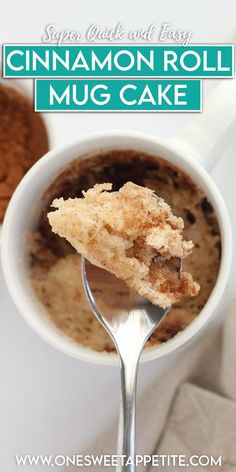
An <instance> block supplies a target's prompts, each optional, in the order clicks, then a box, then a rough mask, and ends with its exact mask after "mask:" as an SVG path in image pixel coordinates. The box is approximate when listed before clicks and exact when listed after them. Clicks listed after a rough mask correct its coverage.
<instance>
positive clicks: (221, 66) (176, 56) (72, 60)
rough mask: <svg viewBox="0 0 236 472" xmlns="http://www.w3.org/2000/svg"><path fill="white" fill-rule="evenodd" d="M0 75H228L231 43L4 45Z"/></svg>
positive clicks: (229, 75) (231, 73)
mask: <svg viewBox="0 0 236 472" xmlns="http://www.w3.org/2000/svg"><path fill="white" fill-rule="evenodd" d="M3 60H4V71H3V73H4V77H33V78H34V77H37V78H40V77H93V78H95V77H137V76H139V77H166V78H169V77H193V78H194V77H196V78H198V77H199V78H201V77H232V76H233V46H232V45H220V46H216V45H214V46H213V45H210V46H194V45H192V46H167V45H165V46H162V45H157V46H129V45H119V46H107V45H106V46H95V45H92V46H91V45H83V46H65V45H63V46H54V45H48V46H45V45H35V46H33V45H28V46H27V45H5V46H4V49H3Z"/></svg>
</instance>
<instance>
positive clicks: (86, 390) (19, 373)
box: [0, 0, 236, 472]
mask: <svg viewBox="0 0 236 472" xmlns="http://www.w3.org/2000/svg"><path fill="white" fill-rule="evenodd" d="M235 16H236V4H235V1H234V0H225V1H224V2H220V1H215V0H198V1H196V2H194V3H193V2H189V1H188V0H179V1H178V2H177V1H175V0H169V1H168V2H164V1H162V2H160V1H159V2H158V1H157V0H149V1H148V2H146V3H145V2H141V1H140V0H132V1H129V2H127V1H124V0H119V2H112V1H109V0H100V1H97V2H96V1H94V0H93V1H92V0H87V2H82V1H81V0H70V1H69V2H64V3H63V4H59V2H58V1H55V0H53V1H51V2H48V1H46V0H41V1H40V2H33V1H30V0H23V1H21V2H17V1H13V0H8V1H7V0H5V1H4V2H2V4H1V16H0V35H1V38H0V39H1V41H0V42H1V43H3V42H5V43H6V42H19V43H20V42H29V43H30V42H31V43H34V42H40V38H41V36H42V34H43V30H44V27H45V25H46V24H48V23H50V22H53V23H55V24H56V25H57V27H58V29H64V28H68V29H78V30H82V31H84V30H85V29H86V28H87V27H88V26H89V25H90V24H91V23H93V22H96V23H98V24H100V25H103V26H105V25H111V26H114V25H115V24H117V23H118V22H119V21H123V22H124V23H125V24H126V26H127V27H128V28H135V27H136V28H138V27H141V26H148V25H149V24H150V23H152V22H154V23H156V24H157V25H160V24H161V23H162V22H165V21H169V22H172V23H173V24H174V25H175V27H176V28H178V27H180V28H182V29H184V28H186V29H189V30H192V31H193V33H194V37H193V42H205V43H207V42H209V43H214V42H215V43H220V42H232V41H233V40H234V39H235V37H236V25H235ZM217 83H218V81H217V80H208V81H205V82H204V100H207V96H208V94H209V93H210V91H211V89H213V87H214V86H216V85H217ZM191 118H192V115H191V114H187V113H186V114H172V115H171V114H168V113H166V114H156V115H153V114H150V115H149V114H145V115H144V114H140V115H139V114H132V115H130V114H129V115H125V114H100V115H98V114H67V115H66V114H54V115H53V116H52V119H53V122H54V126H55V135H56V141H57V144H58V145H60V144H62V143H65V142H69V141H70V140H71V139H72V138H74V137H76V136H79V135H83V134H84V133H87V132H90V131H96V130H104V129H112V128H123V129H136V130H140V131H148V132H152V133H156V134H158V135H160V136H163V137H168V136H173V135H175V134H177V133H178V132H179V131H180V130H182V129H183V127H184V125H185V123H186V122H187V121H189V119H191ZM235 149H236V138H235V141H234V142H231V143H230V144H229V146H228V148H227V149H225V152H224V153H223V155H222V156H221V159H220V162H219V163H218V164H217V166H216V168H215V170H214V172H213V177H214V179H215V181H216V182H217V184H218V186H219V188H220V190H221V192H222V195H223V197H224V200H225V202H226V205H227V207H228V210H229V213H230V216H231V221H232V226H233V232H234V234H235V235H236V212H235V175H236V160H235ZM235 278H236V260H235V254H234V258H233V270H232V276H231V278H230V282H229V287H228V295H227V297H225V306H228V305H229V303H230V301H231V300H232V299H233V298H234V291H235V288H234V285H235V284H234V280H235ZM0 301H1V305H0V306H1V308H0V470H1V471H2V472H3V471H4V472H14V471H15V470H18V468H17V466H16V464H15V462H14V456H15V454H39V453H42V454H43V453H45V454H72V453H78V454H79V453H81V452H82V450H83V449H84V448H85V447H86V445H87V444H89V443H90V441H91V440H92V439H94V438H95V437H96V435H97V434H99V432H100V431H102V430H103V429H104V428H105V427H106V425H108V424H109V423H110V421H111V419H112V418H114V416H115V415H116V414H117V412H118V404H119V372H118V369H117V368H115V367H114V368H113V367H101V366H94V365H90V364H86V363H83V362H80V361H77V360H75V359H72V358H70V357H67V356H66V355H64V354H62V353H60V352H58V351H56V350H55V349H54V348H52V347H50V346H49V345H47V344H46V343H45V342H44V341H43V340H41V339H40V338H39V337H38V336H37V335H36V334H35V333H34V332H33V331H32V330H31V329H30V328H29V327H28V326H27V324H26V323H25V322H24V321H23V319H22V318H21V316H20V315H19V313H18V311H17V309H16V308H15V306H14V304H13V302H12V301H11V299H10V297H9V295H8V292H7V288H6V286H5V283H4V280H3V277H2V274H1V273H0ZM224 312H225V309H224V310H223V312H222V314H221V316H223V314H224ZM175 357H176V356H174V355H172V357H170V358H168V359H165V360H162V361H153V362H150V363H149V364H145V365H142V366H141V367H140V371H139V392H141V391H143V390H144V389H145V388H146V387H147V386H148V385H149V384H150V383H151V382H152V381H153V380H154V379H156V378H157V376H158V375H159V373H160V372H161V371H162V370H163V369H165V368H166V366H167V365H168V364H170V363H171V362H173V361H174V359H175ZM24 470H32V469H28V468H26V467H25V468H24ZM37 470H39V471H40V470H44V471H46V470H47V467H44V468H43V469H41V468H40V467H38V468H37ZM54 470H56V469H54ZM58 470H59V469H58ZM60 470H61V469H60Z"/></svg>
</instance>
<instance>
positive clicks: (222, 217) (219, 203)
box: [1, 130, 232, 365]
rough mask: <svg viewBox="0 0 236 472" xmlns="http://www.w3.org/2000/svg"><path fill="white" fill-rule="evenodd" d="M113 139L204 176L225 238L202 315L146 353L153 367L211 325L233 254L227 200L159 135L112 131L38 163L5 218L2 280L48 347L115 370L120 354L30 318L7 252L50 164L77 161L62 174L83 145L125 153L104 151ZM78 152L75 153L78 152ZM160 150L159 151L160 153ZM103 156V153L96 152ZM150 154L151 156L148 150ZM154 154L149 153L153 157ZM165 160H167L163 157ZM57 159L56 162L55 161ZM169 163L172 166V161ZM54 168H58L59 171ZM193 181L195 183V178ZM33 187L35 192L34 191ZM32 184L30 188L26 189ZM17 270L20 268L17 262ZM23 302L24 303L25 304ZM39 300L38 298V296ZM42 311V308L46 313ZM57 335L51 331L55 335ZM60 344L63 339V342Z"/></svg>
mask: <svg viewBox="0 0 236 472" xmlns="http://www.w3.org/2000/svg"><path fill="white" fill-rule="evenodd" d="M111 138H116V139H117V138H120V139H122V138H123V139H131V140H135V142H138V143H139V145H140V144H141V142H142V143H144V142H145V141H146V146H147V143H149V144H150V145H151V144H152V145H153V146H154V147H156V151H153V153H155V152H156V155H159V154H160V157H162V158H163V159H165V160H167V161H168V158H167V157H166V155H165V154H172V155H175V157H176V158H177V160H180V161H181V162H183V163H184V164H185V165H187V167H189V169H193V170H194V172H195V173H196V174H197V176H198V177H199V176H200V180H201V181H202V182H204V183H205V185H206V187H207V189H208V190H209V194H210V195H211V197H212V198H211V202H212V203H213V202H214V203H213V206H214V209H215V212H216V215H217V220H218V223H219V226H220V233H221V243H222V254H221V261H220V267H219V271H218V275H217V280H216V283H215V285H214V287H213V290H212V292H211V294H210V296H209V298H208V300H207V302H206V304H205V305H204V307H203V308H202V310H201V311H200V313H199V314H198V315H197V316H196V318H195V319H194V320H193V321H192V322H191V323H190V324H189V325H188V326H187V327H186V328H185V329H184V330H183V331H180V332H179V333H177V334H176V335H175V336H174V337H173V338H171V339H169V340H168V341H166V342H165V343H162V344H157V345H154V346H152V347H150V348H148V349H146V350H145V349H144V350H143V352H142V354H141V362H147V361H151V360H154V359H157V358H160V357H163V356H165V355H167V354H170V353H171V352H173V351H174V350H176V349H178V348H180V347H181V346H183V345H184V344H186V342H188V341H189V340H190V339H191V338H192V337H193V336H194V335H195V334H196V333H198V332H199V331H200V329H201V328H202V327H203V326H205V325H206V323H207V321H209V319H210V318H211V317H212V315H213V313H214V311H215V309H216V307H217V305H218V303H219V301H220V299H221V297H222V295H223V292H224V289H225V286H226V283H227V280H228V276H229V272H230V267H231V259H232V257H231V254H232V236H231V225H230V220H229V216H228V212H227V209H226V207H225V203H224V201H223V198H222V196H221V194H220V192H219V190H218V188H217V186H216V184H215V183H214V181H213V180H212V178H211V177H210V176H209V174H208V173H207V171H206V170H205V169H204V168H203V167H202V166H201V165H200V164H199V163H198V162H197V160H196V159H195V158H194V157H192V159H191V161H190V159H189V157H188V156H186V155H185V153H184V152H182V150H178V148H176V147H175V146H174V145H173V144H172V143H171V142H170V143H168V142H167V141H166V140H164V139H162V138H159V137H157V136H155V135H152V134H150V133H141V132H139V131H132V130H131V131H127V130H109V131H102V132H101V131H100V132H96V133H91V134H86V135H84V136H81V137H79V138H77V139H76V140H74V141H73V142H72V143H70V144H65V145H64V146H60V147H58V148H54V149H53V150H51V151H49V152H48V153H47V154H45V155H44V156H43V157H42V158H41V159H39V160H38V161H37V162H36V163H35V164H34V165H33V166H32V167H31V169H30V170H29V171H28V172H27V173H26V174H25V176H24V177H23V179H22V180H21V182H20V183H19V185H18V187H17V188H16V190H15V192H14V194H13V196H12V198H11V200H10V203H9V205H8V209H7V212H6V215H5V218H4V222H3V228H2V240H1V260H2V267H3V274H4V277H5V280H6V284H7V287H8V290H9V292H10V294H11V297H12V299H13V300H14V303H15V305H16V307H17V308H18V310H19V312H20V313H21V315H22V316H23V318H24V319H25V320H26V321H27V323H28V324H29V325H30V326H31V327H32V328H33V329H34V331H36V332H37V333H38V334H39V335H40V336H41V337H42V338H44V339H45V340H46V341H47V342H48V343H49V344H51V345H53V346H54V347H56V348H57V349H59V350H60V351H62V352H64V353H66V354H68V355H70V356H72V357H75V358H77V359H81V360H85V361H89V362H91V363H93V364H102V365H115V364H117V363H118V355H117V354H116V353H106V352H97V351H95V350H93V349H90V348H87V347H85V346H83V345H82V344H79V343H76V342H75V341H73V340H70V339H69V338H67V337H65V336H64V335H63V333H61V335H59V336H55V333H56V327H55V332H54V334H52V332H49V327H48V326H47V325H46V323H44V322H43V317H42V318H41V321H39V319H36V318H35V317H34V316H32V314H31V311H30V310H29V309H28V310H27V308H26V307H27V297H28V295H27V294H26V291H25V292H24V290H23V289H22V290H21V293H18V292H17V289H16V288H15V286H14V284H13V277H12V273H14V272H13V271H12V267H13V266H12V264H11V263H10V259H9V257H8V255H9V248H8V243H9V241H11V234H12V231H13V223H14V214H15V212H16V211H17V207H18V206H19V202H20V201H21V199H22V194H23V193H24V191H28V192H29V189H28V188H31V187H32V182H33V178H34V177H35V176H36V175H37V173H42V172H43V171H44V170H45V168H46V169H47V165H48V163H50V162H51V161H52V160H53V159H54V160H55V161H60V160H59V156H63V154H64V153H67V157H68V156H71V154H72V155H73V157H69V158H68V159H67V160H66V159H63V158H61V161H60V162H59V164H58V162H57V163H56V164H57V173H59V172H60V170H62V169H63V167H65V166H66V165H67V164H69V162H72V161H73V160H75V159H76V155H77V158H79V157H82V156H83V155H85V153H80V150H79V147H80V146H81V145H82V144H85V145H86V144H88V146H90V147H92V143H94V142H97V141H99V142H100V143H102V142H103V144H101V148H102V147H103V149H108V148H109V149H112V147H113V148H116V149H117V148H120V149H122V148H124V146H123V147H122V143H121V144H120V145H119V146H112V145H111V146H109V147H107V148H106V147H105V144H106V139H107V140H109V139H110V140H111ZM140 147H141V146H137V147H136V149H138V148H139V149H140ZM125 148H126V149H129V148H130V149H135V146H134V144H133V145H130V147H129V146H125ZM161 148H162V149H163V150H164V152H160V149H161ZM76 149H77V152H75V150H76ZM158 149H159V150H158ZM97 152H99V150H98V151H97ZM146 152H147V153H148V150H146ZM150 154H151V152H150ZM163 154H164V155H163ZM56 156H57V157H56ZM170 162H171V161H170ZM173 163H174V164H175V165H177V166H179V167H180V168H181V169H182V170H183V171H184V172H186V173H187V174H188V171H186V170H185V167H184V166H181V165H180V164H179V163H177V164H176V163H175V161H174V162H173ZM55 167H56V166H55ZM193 180H194V178H193ZM45 182H46V185H45V187H44V188H42V193H41V195H43V194H44V193H45V191H46V190H47V188H48V186H49V185H50V182H52V179H51V180H47V175H46V176H45ZM30 183H31V187H30ZM28 184H29V185H28ZM13 264H16V262H14V263H13ZM22 295H23V296H22ZM26 295H27V297H26ZM24 296H25V300H24ZM35 297H36V295H35ZM42 310H43V308H42ZM51 331H53V329H52V330H51ZM59 338H60V339H59Z"/></svg>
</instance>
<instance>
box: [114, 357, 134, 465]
mask: <svg viewBox="0 0 236 472" xmlns="http://www.w3.org/2000/svg"><path fill="white" fill-rule="evenodd" d="M138 362H139V357H138V358H137V359H135V360H134V361H133V362H130V360H127V362H125V360H123V359H122V358H121V404H120V420H119V434H118V456H122V458H124V459H123V463H121V461H120V464H119V465H118V466H117V472H124V471H125V472H135V471H136V466H135V455H136V431H135V429H136V427H135V426H136V386H137V371H138ZM126 461H128V462H130V463H129V464H127V465H126V464H125V462H126Z"/></svg>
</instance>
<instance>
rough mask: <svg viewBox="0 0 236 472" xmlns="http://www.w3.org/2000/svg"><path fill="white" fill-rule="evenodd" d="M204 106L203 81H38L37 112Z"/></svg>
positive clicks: (161, 109)
mask: <svg viewBox="0 0 236 472" xmlns="http://www.w3.org/2000/svg"><path fill="white" fill-rule="evenodd" d="M179 93H184V94H185V96H184V97H183V96H179V95H178V94H179ZM183 101H184V102H185V103H183ZM201 104H202V94H201V81H200V80H173V79H170V80H161V79H160V80H150V79H149V80H140V79H130V80H127V79H107V80H106V79H102V80H100V79H97V80H91V79H88V80H82V79H81V80H80V79H58V80H55V79H51V80H50V79H47V80H42V79H37V80H36V81H35V110H36V111H99V112H100V111H150V112H151V111H201Z"/></svg>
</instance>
